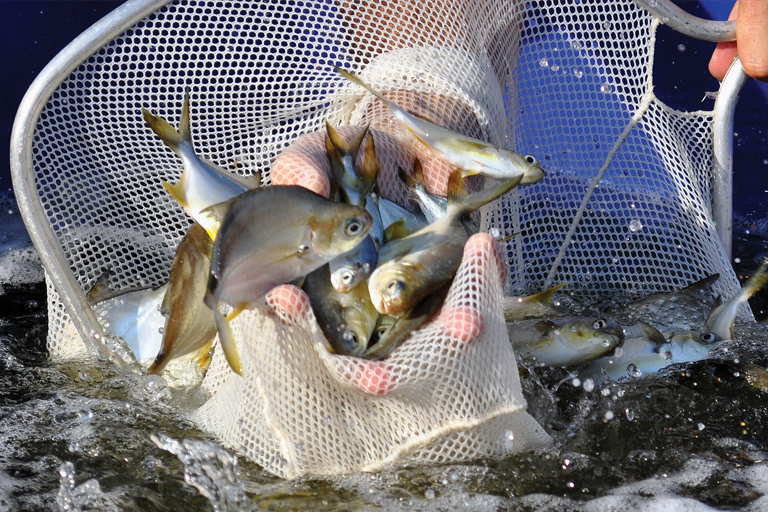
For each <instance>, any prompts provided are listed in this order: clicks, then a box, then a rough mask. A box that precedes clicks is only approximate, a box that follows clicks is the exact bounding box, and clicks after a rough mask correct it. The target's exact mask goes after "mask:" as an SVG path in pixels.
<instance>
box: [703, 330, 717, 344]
mask: <svg viewBox="0 0 768 512" xmlns="http://www.w3.org/2000/svg"><path fill="white" fill-rule="evenodd" d="M701 341H703V342H704V343H713V342H715V341H717V334H715V333H713V332H703V333H701Z"/></svg>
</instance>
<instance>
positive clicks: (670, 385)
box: [0, 201, 768, 512]
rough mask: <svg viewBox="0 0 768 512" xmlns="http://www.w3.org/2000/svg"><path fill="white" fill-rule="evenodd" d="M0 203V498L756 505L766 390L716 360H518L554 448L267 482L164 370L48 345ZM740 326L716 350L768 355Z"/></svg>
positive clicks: (760, 237) (767, 424)
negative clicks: (605, 369) (581, 376)
mask: <svg viewBox="0 0 768 512" xmlns="http://www.w3.org/2000/svg"><path fill="white" fill-rule="evenodd" d="M3 203H4V204H0V207H2V208H5V210H2V211H0V214H3V215H4V216H6V219H5V222H4V225H5V226H6V227H7V229H6V233H8V236H6V238H5V240H2V241H0V251H2V254H0V276H2V278H3V280H2V295H0V304H1V305H2V307H0V471H2V476H0V509H1V510H11V511H13V510H67V511H78V510H137V511H138V510H140V511H153V510H158V511H160V510H169V511H170V510H185V511H190V512H191V511H196V510H201V511H207V510H278V511H281V510H286V511H287V510H318V509H321V510H345V511H346V510H425V511H432V510H472V511H485V510H488V511H495V510H509V509H514V510H531V511H534V510H535V511H547V510H549V511H562V510H574V511H577V510H584V511H592V510H594V511H612V510H616V511H619V510H628V509H630V508H632V509H634V510H647V511H655V510H659V511H663V510H687V511H698V510H716V509H728V510H734V509H735V510H745V511H751V510H754V511H758V510H764V509H766V508H767V507H768V496H765V495H766V494H768V393H766V391H765V390H762V389H759V388H756V387H753V386H751V385H749V384H748V383H747V382H746V381H745V379H744V376H743V375H740V374H739V372H738V371H736V370H734V367H733V366H731V365H728V364H727V363H724V362H718V361H705V362H698V363H692V364H688V365H677V366H673V367H669V368H667V369H665V370H664V371H662V372H661V374H660V375H659V376H657V377H652V378H648V377H643V378H637V379H632V378H630V377H628V378H627V380H626V381H625V382H614V381H607V382H605V383H603V384H602V385H600V386H594V385H585V383H581V382H580V381H576V380H574V378H573V376H572V375H571V374H569V373H568V372H567V371H566V370H563V369H534V368H525V367H523V368H522V372H521V375H522V382H523V386H524V392H525V395H526V398H527V400H528V401H529V411H530V412H531V413H532V414H533V415H534V416H535V417H536V418H537V419H538V420H539V422H540V423H541V424H542V425H543V426H544V427H545V428H546V429H547V431H549V432H550V433H551V434H552V436H553V438H554V439H555V445H554V446H553V447H551V448H549V449H546V450H540V451H535V452H527V453H522V454H517V455H514V456H512V457H509V458H507V459H504V460H501V461H494V460H485V461H476V462H474V463H471V464H461V465H450V466H436V467H413V468H404V469H393V470H389V471H385V472H382V473H377V474H355V475H350V476H344V477H333V478H327V477H326V478H322V477H318V478H301V479H298V480H295V481H285V480H281V479H278V478H276V477H274V476H272V475H270V474H269V473H266V472H265V471H263V470H262V469H261V468H259V467H258V466H256V465H255V464H253V463H251V462H249V461H248V460H246V459H244V458H242V457H237V456H236V455H235V454H233V453H231V452H230V451H229V450H226V449H225V448H223V447H221V446H219V445H218V444H217V443H216V441H215V439H212V438H211V437H210V436H208V435H206V434H205V433H204V432H201V431H199V430H198V429H196V428H195V426H194V425H193V424H192V423H191V422H189V421H188V420H187V419H186V418H185V416H184V415H183V413H182V412H181V411H180V410H179V408H178V406H177V404H178V403H179V400H180V397H179V396H178V394H177V392H176V391H174V390H173V389H171V388H169V387H168V385H167V384H166V382H165V381H164V380H163V379H162V378H160V377H157V376H134V375H130V376H126V375H122V374H120V373H118V372H117V371H116V370H115V369H114V368H112V367H110V366H109V365H107V364H105V363H99V362H97V361H89V362H81V363H67V364H55V363H51V362H50V361H49V360H48V358H47V353H46V350H45V337H46V330H47V319H46V313H45V311H46V308H45V286H44V284H43V283H42V271H41V269H40V264H39V260H38V259H37V255H36V254H35V252H34V250H33V249H32V248H31V246H30V244H29V241H28V239H27V238H26V236H25V232H24V229H23V225H22V224H21V221H20V218H19V216H18V213H17V212H16V211H15V205H14V204H13V202H12V201H10V202H9V201H4V202H3ZM5 203H7V204H5ZM747 228H750V229H747ZM761 230H762V231H761ZM746 231H750V233H749V234H748V236H747V233H746ZM736 232H737V240H736V244H735V246H736V249H735V254H736V255H737V258H739V260H740V261H743V262H744V264H745V265H748V264H749V261H751V260H754V259H756V258H759V257H760V253H761V251H762V256H765V253H764V251H765V247H766V236H765V234H766V233H768V230H765V229H764V227H762V226H747V227H746V228H745V225H744V224H743V223H742V224H737V228H736ZM755 309H758V308H755ZM763 316H764V315H763ZM735 337H736V340H735V341H733V342H727V343H724V344H722V345H720V346H719V347H718V348H717V350H716V353H717V355H718V356H719V357H722V358H723V359H725V360H731V361H733V360H740V361H742V362H752V363H755V364H758V365H761V366H766V365H768V355H766V347H768V328H766V326H765V325H762V324H750V325H739V326H737V328H736V336H735Z"/></svg>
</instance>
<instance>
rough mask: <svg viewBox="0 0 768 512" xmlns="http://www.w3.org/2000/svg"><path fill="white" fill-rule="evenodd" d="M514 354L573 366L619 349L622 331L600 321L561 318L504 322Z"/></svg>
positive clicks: (546, 362)
mask: <svg viewBox="0 0 768 512" xmlns="http://www.w3.org/2000/svg"><path fill="white" fill-rule="evenodd" d="M507 333H508V334H509V339H510V341H511V342H512V347H513V348H514V349H515V353H516V354H518V355H519V356H521V357H523V358H524V359H528V360H531V361H535V362H536V363H537V364H541V365H545V366H575V365H579V364H582V363H585V362H587V361H591V360H593V359H597V358H599V357H601V356H604V355H606V354H608V353H611V352H613V351H614V350H616V348H617V347H620V346H621V344H622V342H623V341H624V330H623V329H622V328H621V326H619V325H618V324H616V323H614V322H612V321H610V320H606V319H604V318H593V317H562V318H554V319H551V318H549V319H538V318H537V319H531V320H522V321H516V322H507Z"/></svg>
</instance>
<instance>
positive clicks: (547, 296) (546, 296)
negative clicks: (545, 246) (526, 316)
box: [511, 233, 568, 303]
mask: <svg viewBox="0 0 768 512" xmlns="http://www.w3.org/2000/svg"><path fill="white" fill-rule="evenodd" d="M515 234H516V233H513V234H512V235H511V236H515ZM567 284H568V283H567V282H565V283H560V284H558V285H555V286H553V287H552V288H550V289H549V290H544V291H543V292H539V293H535V294H533V295H529V296H527V297H525V298H523V302H542V303H543V302H552V297H553V296H554V295H555V292H556V291H557V290H559V289H560V288H562V287H563V286H565V285H567Z"/></svg>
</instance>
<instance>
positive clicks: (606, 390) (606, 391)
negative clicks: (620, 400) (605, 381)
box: [600, 388, 611, 396]
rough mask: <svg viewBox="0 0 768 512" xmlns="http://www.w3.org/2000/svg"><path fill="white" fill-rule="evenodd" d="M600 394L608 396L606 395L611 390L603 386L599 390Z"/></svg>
mask: <svg viewBox="0 0 768 512" xmlns="http://www.w3.org/2000/svg"><path fill="white" fill-rule="evenodd" d="M600 394H601V395H603V396H608V395H610V394H611V390H610V389H608V388H603V389H601V390H600Z"/></svg>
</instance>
